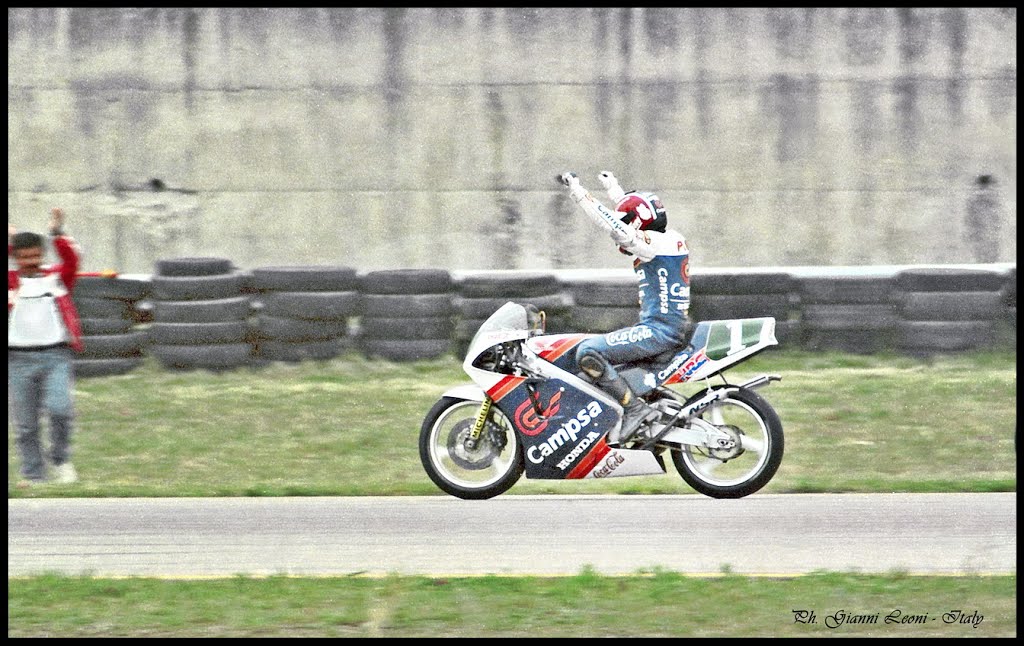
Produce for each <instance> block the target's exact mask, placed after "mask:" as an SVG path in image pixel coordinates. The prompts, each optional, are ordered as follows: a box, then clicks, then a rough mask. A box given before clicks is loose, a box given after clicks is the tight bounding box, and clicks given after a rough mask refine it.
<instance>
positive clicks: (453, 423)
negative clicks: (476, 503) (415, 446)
mask: <svg viewBox="0 0 1024 646" xmlns="http://www.w3.org/2000/svg"><path fill="white" fill-rule="evenodd" d="M479 410H480V402H478V401H470V400H466V399H456V398H454V397H443V398H441V400H440V401H438V402H437V403H436V404H434V407H433V408H431V409H430V412H429V413H427V417H426V419H424V420H423V426H422V427H421V429H420V461H421V462H422V463H423V469H424V470H425V471H426V472H427V475H428V476H430V479H431V480H432V481H433V482H434V484H436V485H437V486H438V487H440V488H441V490H442V491H444V492H445V493H448V494H451V495H453V496H455V497H457V498H462V499H464V500H483V499H486V498H493V497H494V496H497V495H498V494H501V493H504V492H505V491H508V489H509V488H510V487H512V485H514V484H515V483H516V482H517V481H518V480H519V478H520V477H521V476H522V475H523V470H524V467H525V463H524V462H523V451H522V444H520V442H519V437H518V435H517V434H516V431H515V429H514V428H513V427H512V424H511V422H509V420H508V418H507V417H505V415H504V414H503V413H502V412H501V411H500V410H499V409H498V407H497V406H492V407H491V412H490V414H489V415H488V417H487V423H486V425H485V427H484V430H483V432H482V433H481V434H480V438H479V443H478V445H477V446H476V448H474V449H472V450H470V449H468V448H467V447H466V444H465V440H466V439H467V437H468V436H469V434H470V432H471V431H472V428H473V424H474V422H475V421H476V415H477V412H478V411H479Z"/></svg>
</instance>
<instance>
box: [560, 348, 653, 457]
mask: <svg viewBox="0 0 1024 646" xmlns="http://www.w3.org/2000/svg"><path fill="white" fill-rule="evenodd" d="M576 363H577V364H578V365H579V367H580V369H581V370H582V371H583V372H584V373H585V374H586V375H587V377H589V378H590V381H591V383H594V384H596V385H597V387H598V388H600V389H602V390H604V391H605V392H606V393H608V394H609V395H611V396H612V397H614V398H615V401H617V402H619V404H621V405H622V423H621V424H619V428H618V430H614V429H613V430H612V431H610V432H609V433H608V437H607V438H605V442H607V444H608V446H611V447H617V446H621V445H622V444H623V443H624V442H626V441H627V440H629V438H631V437H633V435H634V434H635V433H636V431H637V429H639V428H640V425H641V424H643V423H644V422H645V421H646V420H647V419H648V418H649V417H651V416H652V415H654V414H657V411H656V410H654V409H653V408H651V407H650V406H648V405H647V404H645V403H644V402H643V401H642V400H640V399H639V398H638V397H637V396H636V395H635V394H633V389H631V388H630V387H629V384H628V383H626V380H625V379H623V378H622V376H621V375H619V373H618V372H616V371H615V368H613V367H612V366H611V364H609V363H608V360H607V359H605V358H604V357H603V356H602V355H601V354H600V353H599V352H597V351H595V350H593V349H591V348H586V347H584V348H582V349H581V351H580V353H579V354H578V355H577V358H576Z"/></svg>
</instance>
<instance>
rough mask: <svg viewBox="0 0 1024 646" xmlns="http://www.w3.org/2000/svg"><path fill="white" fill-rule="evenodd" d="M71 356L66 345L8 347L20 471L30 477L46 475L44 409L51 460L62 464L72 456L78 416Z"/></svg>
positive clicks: (34, 478)
mask: <svg viewBox="0 0 1024 646" xmlns="http://www.w3.org/2000/svg"><path fill="white" fill-rule="evenodd" d="M72 356H73V352H72V350H71V349H70V348H66V347H62V348H52V349H49V350H37V351H31V352H25V351H18V350H11V349H8V351H7V386H8V395H9V399H10V402H11V408H12V409H13V413H14V429H15V435H16V439H17V445H18V453H19V454H20V455H21V475H22V476H24V477H25V478H27V479H29V480H44V479H45V478H46V465H45V464H44V463H43V451H42V443H41V441H40V437H39V418H40V415H41V413H42V411H43V410H45V411H46V412H47V413H48V414H49V420H50V456H49V457H50V461H51V462H52V463H53V464H54V465H60V464H64V463H65V462H67V461H68V460H69V459H71V426H72V422H73V421H74V416H75V412H74V400H73V398H72V388H73V387H74V366H73V363H72Z"/></svg>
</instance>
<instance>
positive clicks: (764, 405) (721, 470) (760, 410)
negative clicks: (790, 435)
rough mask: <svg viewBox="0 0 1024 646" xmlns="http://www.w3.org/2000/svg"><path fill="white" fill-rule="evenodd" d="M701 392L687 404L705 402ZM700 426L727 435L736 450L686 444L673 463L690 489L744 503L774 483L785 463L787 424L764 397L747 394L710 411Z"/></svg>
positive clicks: (743, 392) (731, 397)
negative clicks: (706, 425)
mask: <svg viewBox="0 0 1024 646" xmlns="http://www.w3.org/2000/svg"><path fill="white" fill-rule="evenodd" d="M706 392H707V391H701V392H699V393H697V394H696V395H694V396H692V397H691V398H690V399H689V400H687V402H686V403H687V404H691V403H692V402H694V401H696V400H698V399H700V398H701V397H703V396H704V394H705V393H706ZM698 419H699V420H701V421H699V422H694V423H695V424H705V423H706V424H710V425H711V426H714V427H715V428H716V429H718V430H720V431H724V432H725V433H727V434H728V435H729V436H730V438H731V439H732V440H734V442H735V446H733V447H732V448H715V449H711V448H707V447H703V446H692V445H684V446H683V447H681V448H679V449H673V450H672V461H673V462H674V463H675V465H676V470H677V471H679V475H680V476H682V478H683V480H685V481H686V484H688V485H690V486H691V487H693V488H694V489H696V490H697V491H699V492H700V493H702V494H704V495H706V496H711V497H712V498H742V497H744V496H749V495H750V494H752V493H754V492H755V491H757V490H759V489H760V488H761V487H763V486H765V485H766V484H768V481H769V480H771V479H772V476H774V475H775V472H776V471H777V470H778V469H779V465H780V464H781V463H782V452H783V448H784V442H783V437H782V422H781V421H780V420H779V416H778V414H777V413H776V412H775V410H774V409H773V408H772V407H771V405H770V404H769V403H768V402H767V401H765V400H764V398H762V397H761V396H760V395H758V394H757V393H755V392H753V391H751V390H745V389H741V390H738V391H736V392H733V393H730V394H729V395H728V396H726V397H725V398H724V399H720V400H718V401H716V402H715V403H713V404H711V405H710V406H709V407H708V408H706V409H705V410H704V411H703V412H702V413H701V414H700V416H699V417H698Z"/></svg>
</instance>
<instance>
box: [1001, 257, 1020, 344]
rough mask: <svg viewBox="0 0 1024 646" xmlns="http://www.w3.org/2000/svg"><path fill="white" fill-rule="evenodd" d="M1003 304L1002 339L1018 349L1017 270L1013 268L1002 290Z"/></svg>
mask: <svg viewBox="0 0 1024 646" xmlns="http://www.w3.org/2000/svg"><path fill="white" fill-rule="evenodd" d="M1001 292H1002V297H1001V299H1000V300H1001V301H1002V304H1003V312H1002V317H1001V319H1002V321H1001V328H1002V332H1003V334H1002V335H1001V337H1002V339H1004V340H1005V342H1006V344H1007V345H1008V346H1010V347H1012V348H1016V347H1017V268H1016V267H1011V268H1010V271H1009V272H1008V273H1007V275H1006V281H1005V282H1004V283H1003V288H1002V290H1001Z"/></svg>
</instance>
